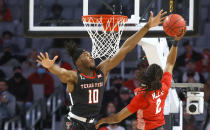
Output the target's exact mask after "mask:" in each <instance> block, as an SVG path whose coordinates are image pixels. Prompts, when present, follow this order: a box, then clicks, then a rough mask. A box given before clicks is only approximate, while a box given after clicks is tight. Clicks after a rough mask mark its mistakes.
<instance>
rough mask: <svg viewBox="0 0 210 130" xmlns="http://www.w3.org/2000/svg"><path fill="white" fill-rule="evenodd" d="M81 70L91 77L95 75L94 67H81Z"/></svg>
mask: <svg viewBox="0 0 210 130" xmlns="http://www.w3.org/2000/svg"><path fill="white" fill-rule="evenodd" d="M79 71H80V72H81V73H82V74H84V75H86V76H90V77H93V76H94V70H92V69H85V68H80V69H79Z"/></svg>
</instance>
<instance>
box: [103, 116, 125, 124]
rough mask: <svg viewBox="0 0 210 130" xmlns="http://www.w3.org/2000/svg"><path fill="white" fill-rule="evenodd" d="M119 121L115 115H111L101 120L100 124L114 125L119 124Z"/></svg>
mask: <svg viewBox="0 0 210 130" xmlns="http://www.w3.org/2000/svg"><path fill="white" fill-rule="evenodd" d="M120 121H121V119H120V118H118V116H117V114H113V115H111V116H108V117H105V118H103V119H102V122H104V123H106V124H115V123H118V122H120Z"/></svg>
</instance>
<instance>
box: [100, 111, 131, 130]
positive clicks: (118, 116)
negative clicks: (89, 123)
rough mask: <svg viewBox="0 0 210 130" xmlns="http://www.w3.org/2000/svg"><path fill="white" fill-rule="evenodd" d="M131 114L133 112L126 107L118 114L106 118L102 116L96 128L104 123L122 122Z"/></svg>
mask: <svg viewBox="0 0 210 130" xmlns="http://www.w3.org/2000/svg"><path fill="white" fill-rule="evenodd" d="M130 115H132V113H131V112H130V111H129V110H128V109H127V107H125V108H124V109H122V110H121V111H120V112H118V113H116V114H113V115H110V116H108V117H105V118H101V119H100V120H99V121H98V122H97V124H96V129H98V128H99V126H100V125H102V124H115V123H118V122H121V121H122V120H124V119H125V118H127V117H128V116H130Z"/></svg>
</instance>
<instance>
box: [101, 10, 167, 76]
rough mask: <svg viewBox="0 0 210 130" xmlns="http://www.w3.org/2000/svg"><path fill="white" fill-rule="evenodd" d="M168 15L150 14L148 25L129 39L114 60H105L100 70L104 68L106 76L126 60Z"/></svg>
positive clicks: (162, 13)
mask: <svg viewBox="0 0 210 130" xmlns="http://www.w3.org/2000/svg"><path fill="white" fill-rule="evenodd" d="M166 13H167V12H164V11H163V10H161V11H160V12H159V13H158V15H157V16H155V17H153V13H152V12H150V17H149V21H148V22H147V24H146V25H145V26H144V27H142V28H141V29H140V30H139V31H138V32H136V33H135V34H133V35H132V36H131V37H130V38H128V39H127V40H126V41H125V43H124V44H123V45H122V47H121V48H120V50H119V51H118V52H117V53H116V54H115V55H114V56H113V57H112V58H110V59H107V60H105V61H104V62H102V63H101V64H100V65H99V67H100V68H101V67H102V71H103V72H104V73H105V74H106V73H107V72H109V71H110V70H111V69H113V68H114V67H116V66H117V65H118V64H119V63H120V62H121V61H122V60H123V59H124V58H125V56H126V55H127V54H128V53H129V52H130V51H131V50H133V49H134V48H135V46H136V45H137V44H138V42H139V41H140V40H141V38H142V37H143V36H144V35H145V34H146V33H147V32H148V30H149V29H150V28H151V27H155V26H157V25H159V24H161V23H162V22H163V20H164V18H165V17H164V16H165V15H166Z"/></svg>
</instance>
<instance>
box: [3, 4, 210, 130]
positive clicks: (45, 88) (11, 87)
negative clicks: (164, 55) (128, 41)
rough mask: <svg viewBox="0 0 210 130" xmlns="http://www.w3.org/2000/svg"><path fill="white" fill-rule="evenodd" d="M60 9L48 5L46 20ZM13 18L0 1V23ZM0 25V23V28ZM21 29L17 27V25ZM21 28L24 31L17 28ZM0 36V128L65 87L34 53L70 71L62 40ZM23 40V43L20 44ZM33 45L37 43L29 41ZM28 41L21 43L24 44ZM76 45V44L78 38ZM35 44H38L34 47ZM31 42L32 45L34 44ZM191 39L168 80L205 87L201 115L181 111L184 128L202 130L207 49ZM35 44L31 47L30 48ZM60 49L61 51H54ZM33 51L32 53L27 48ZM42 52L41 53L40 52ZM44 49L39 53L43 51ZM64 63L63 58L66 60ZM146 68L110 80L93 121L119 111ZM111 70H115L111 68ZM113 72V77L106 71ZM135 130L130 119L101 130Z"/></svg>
mask: <svg viewBox="0 0 210 130" xmlns="http://www.w3.org/2000/svg"><path fill="white" fill-rule="evenodd" d="M62 11H63V8H62V6H61V5H59V4H54V5H53V6H52V13H53V14H54V15H52V17H49V18H46V20H56V19H60V20H62V19H64V18H63V17H62V16H61V14H62ZM17 21H18V22H19V23H21V22H22V19H21V18H19V19H16V17H15V14H14V13H13V14H12V12H11V9H10V7H9V6H8V5H7V3H6V0H0V24H1V23H4V24H5V25H6V24H9V25H16V23H17ZM41 24H42V25H52V26H54V25H55V24H59V23H57V22H56V23H52V22H50V23H41ZM0 26H1V25H0ZM17 26H20V25H17ZM22 29H23V28H22ZM1 31H2V34H1V36H0V129H1V128H2V127H3V126H2V125H3V123H4V122H5V121H7V120H9V119H11V118H13V117H14V116H16V115H21V116H23V115H24V114H25V112H26V111H27V109H29V108H30V107H31V106H32V104H33V102H34V101H35V100H37V99H39V98H47V97H49V96H50V95H51V94H52V93H53V92H54V90H55V88H56V87H60V86H62V87H63V86H64V87H65V85H63V84H62V83H61V82H60V81H59V79H58V78H57V77H56V76H55V75H52V74H51V73H49V71H48V70H46V69H45V68H43V67H42V66H41V65H40V64H37V62H36V56H37V54H38V53H39V51H48V52H49V53H50V57H54V56H56V55H58V56H59V58H58V60H57V61H56V64H58V65H60V67H62V68H65V69H68V70H72V69H75V68H74V66H73V63H72V62H71V60H66V58H65V55H66V54H65V51H63V50H64V49H63V46H62V45H61V43H63V40H62V39H48V40H47V41H48V43H49V44H46V45H43V41H42V40H43V39H41V40H40V39H38V40H36V39H26V38H24V37H23V34H22V35H19V32H15V31H14V32H13V31H11V30H9V29H8V30H7V29H5V30H1ZM20 38H21V39H23V40H24V42H23V43H20V42H21V40H17V39H20ZM33 41H36V42H33ZM27 42H28V43H31V45H25V47H22V46H23V44H24V43H27ZM77 42H79V43H80V41H79V40H77ZM36 43H37V44H36ZM34 44H36V45H34ZM193 45H194V44H193V43H192V41H190V40H185V41H184V42H183V44H182V45H179V47H180V48H182V49H184V51H183V53H182V54H179V57H178V58H177V62H176V66H175V70H174V73H173V79H174V81H175V82H179V83H204V84H205V87H204V88H203V89H201V91H204V93H205V96H204V101H205V105H204V106H205V107H204V113H203V114H201V115H189V114H187V113H186V110H184V124H183V125H184V129H185V130H201V129H203V130H204V129H205V128H207V127H208V126H209V125H210V48H208V47H206V48H202V50H200V49H197V48H195V47H194V46H193ZM34 46H35V47H34ZM55 47H60V48H55ZM31 48H35V49H31ZM40 48H42V49H40ZM43 48H44V49H43ZM67 59H68V58H67ZM147 66H148V63H147V60H146V59H145V57H143V58H141V59H140V60H139V64H138V66H136V67H135V68H129V69H130V73H132V74H133V76H132V77H131V78H129V79H122V78H121V77H120V72H119V73H118V76H115V77H113V76H111V77H112V78H111V79H110V86H109V88H110V89H107V90H106V91H105V94H104V100H103V107H102V110H101V113H100V115H99V117H98V118H101V117H104V116H108V115H110V114H113V113H116V112H118V111H120V110H121V109H122V108H124V107H125V106H126V105H127V104H128V103H129V102H130V100H131V99H132V97H133V96H134V93H133V91H134V89H136V88H137V87H138V86H139V81H138V80H137V77H136V73H138V72H139V71H141V70H144V69H146V67H147ZM113 71H114V70H113ZM111 74H112V73H111ZM177 93H178V95H179V98H180V99H181V100H182V101H184V102H186V91H185V90H180V89H177ZM68 102H69V101H68V95H66V101H65V103H64V104H65V105H66V107H65V108H64V109H67V105H69V104H70V103H68ZM184 108H185V107H184ZM125 129H128V130H137V128H136V116H135V115H132V116H131V117H129V118H128V119H126V120H124V121H123V122H122V123H119V124H114V125H108V126H104V127H103V128H101V130H125Z"/></svg>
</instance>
